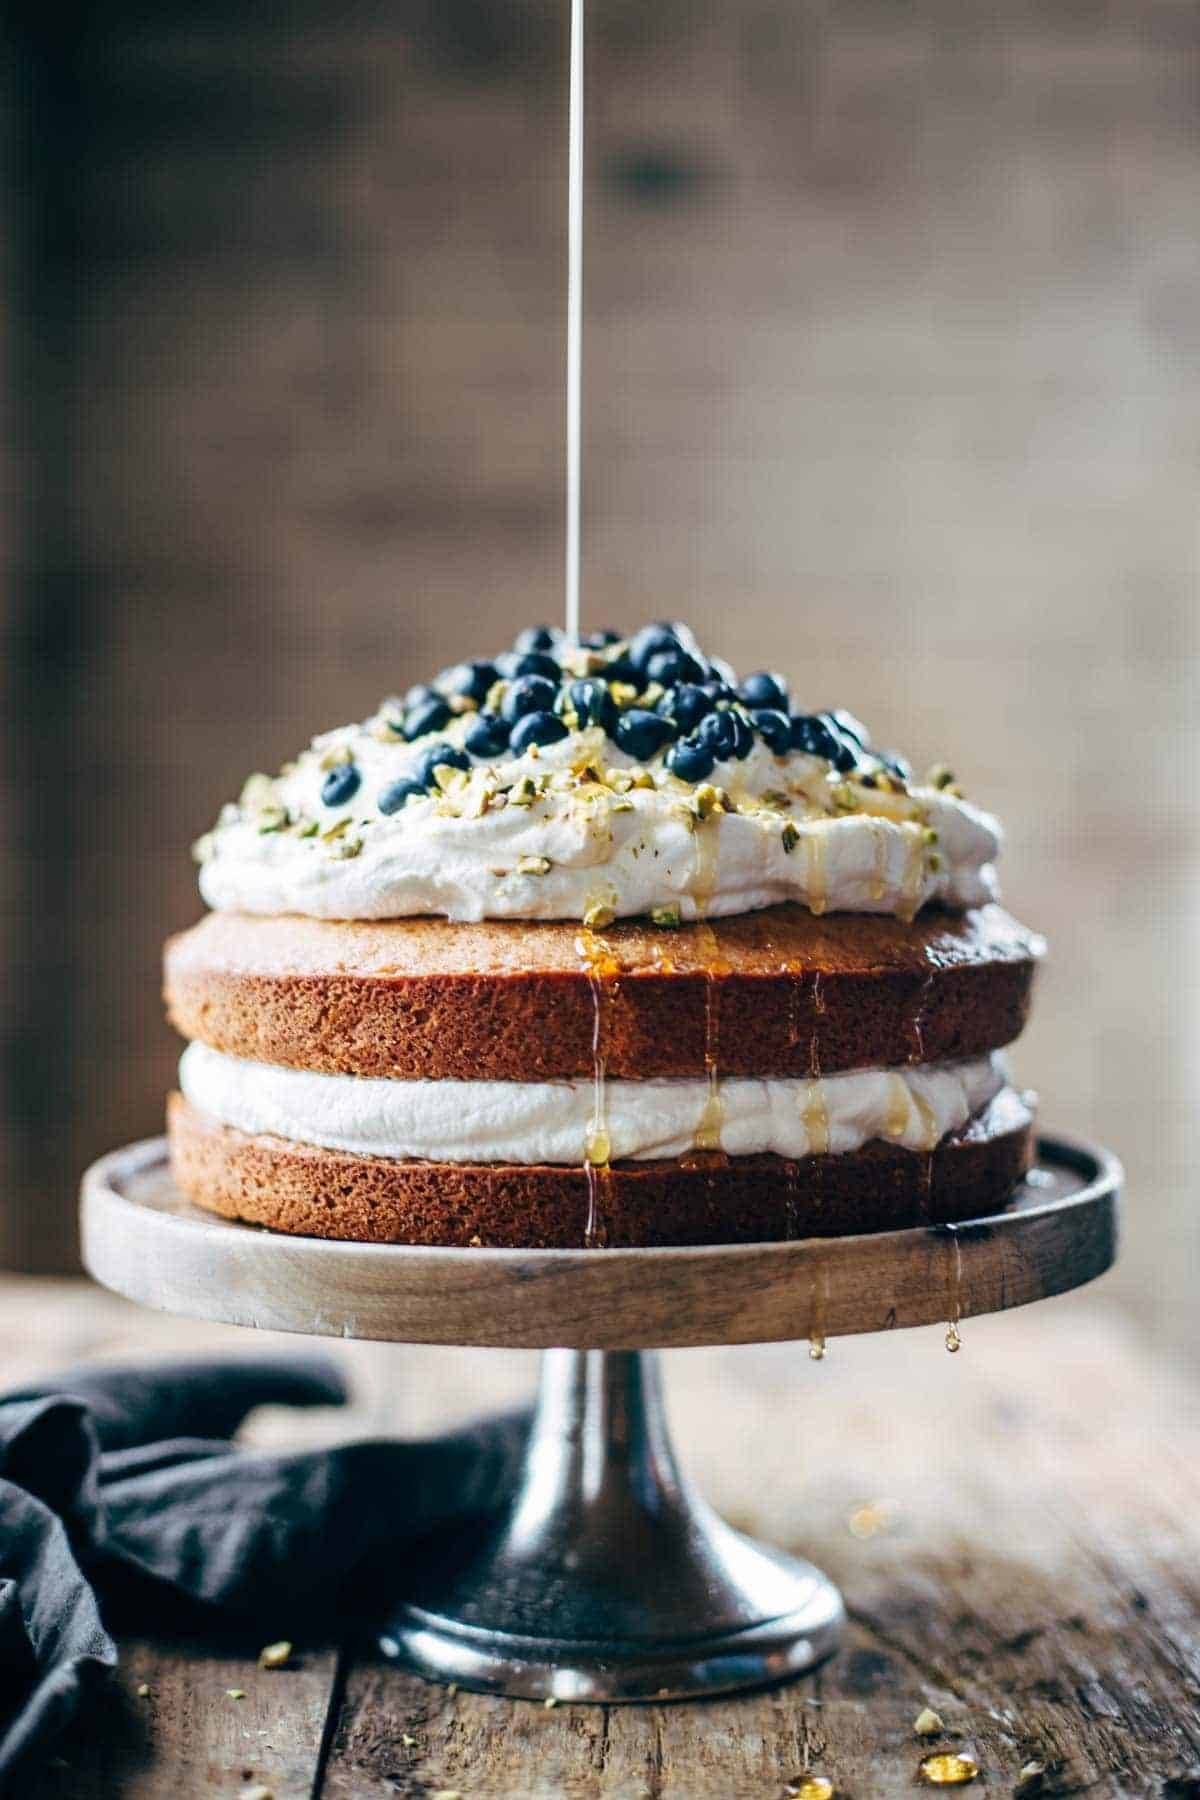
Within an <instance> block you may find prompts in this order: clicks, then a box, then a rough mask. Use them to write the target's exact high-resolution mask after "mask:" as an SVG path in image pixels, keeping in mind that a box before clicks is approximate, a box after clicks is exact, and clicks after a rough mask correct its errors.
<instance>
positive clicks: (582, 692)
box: [556, 676, 617, 737]
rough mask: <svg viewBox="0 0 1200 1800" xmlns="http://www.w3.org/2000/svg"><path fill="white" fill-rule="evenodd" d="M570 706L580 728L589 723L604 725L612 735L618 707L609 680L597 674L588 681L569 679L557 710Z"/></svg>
mask: <svg viewBox="0 0 1200 1800" xmlns="http://www.w3.org/2000/svg"><path fill="white" fill-rule="evenodd" d="M568 707H570V709H571V710H572V711H573V712H574V714H575V716H576V718H577V719H578V720H579V726H580V730H583V729H584V727H585V726H588V725H602V726H603V727H604V729H605V731H606V732H607V733H608V735H609V736H610V737H611V736H612V733H613V727H614V726H615V724H616V722H617V709H616V706H615V705H614V704H613V697H612V695H611V694H610V693H609V691H608V684H607V682H604V681H601V680H599V679H598V678H597V677H595V676H592V677H589V679H588V680H586V681H569V682H568V683H567V685H566V687H565V688H564V689H563V690H562V693H561V694H560V695H559V696H558V700H557V702H556V710H557V711H558V712H563V711H565V710H566V709H567V708H568Z"/></svg>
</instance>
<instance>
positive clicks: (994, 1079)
mask: <svg viewBox="0 0 1200 1800" xmlns="http://www.w3.org/2000/svg"><path fill="white" fill-rule="evenodd" d="M179 1079H180V1086H181V1087H182V1089H183V1092H184V1094H185V1096H186V1097H187V1099H188V1100H189V1101H190V1102H191V1104H192V1105H193V1106H195V1107H197V1108H198V1109H199V1110H200V1111H201V1112H204V1113H207V1114H208V1115H209V1117H210V1118H213V1119H216V1120H217V1121H219V1123H221V1124H222V1125H232V1126H234V1127H235V1128H236V1129H237V1130H239V1131H244V1132H248V1133H250V1134H252V1135H256V1134H258V1133H266V1134H269V1135H271V1136H274V1137H281V1138H290V1139H292V1140H293V1141H295V1142H298V1143H304V1144H316V1145H320V1146H322V1147H323V1148H325V1149H329V1150H348V1151H351V1152H353V1153H354V1154H356V1155H360V1156H383V1157H391V1158H396V1159H399V1160H404V1161H408V1160H413V1159H417V1160H422V1161H430V1162H466V1163H489V1162H501V1163H564V1164H572V1163H582V1162H583V1160H584V1157H585V1152H586V1147H587V1144H588V1143H589V1141H591V1139H592V1136H593V1131H594V1127H595V1124H596V1122H597V1121H596V1094H595V1089H594V1086H593V1083H592V1082H591V1081H590V1080H586V1081H582V1080H581V1081H546V1082H528V1083H527V1082H512V1081H394V1080H390V1079H386V1078H382V1077H374V1076H359V1075H322V1074H313V1073H310V1072H308V1071H306V1070H303V1069H285V1068H279V1067H276V1066H274V1065H268V1064H266V1063H256V1062H248V1061H244V1060H242V1059H241V1058H239V1057H234V1056H227V1055H225V1054H223V1053H222V1052H221V1051H218V1050H212V1049H210V1048H209V1047H208V1045H206V1044H201V1043H193V1044H189V1046H188V1048H187V1049H186V1050H185V1052H184V1054H183V1057H182V1060H181V1062H180V1065H179ZM1007 1080H1008V1076H1007V1071H1006V1069H1005V1065H1004V1060H1003V1058H1002V1057H1001V1056H1000V1055H999V1054H998V1053H997V1054H994V1055H992V1056H985V1057H979V1058H976V1059H973V1060H971V1061H969V1062H958V1063H944V1064H940V1065H934V1064H927V1065H924V1066H918V1067H914V1068H906V1069H860V1070H856V1071H854V1072H852V1073H850V1074H845V1075H830V1076H827V1077H825V1078H824V1079H822V1080H818V1081H802V1080H789V1079H782V1078H781V1079H750V1078H745V1077H741V1076H733V1077H729V1078H728V1079H723V1080H721V1081H720V1082H719V1084H718V1089H717V1105H716V1107H715V1108H714V1107H713V1106H712V1105H711V1104H710V1097H709V1086H708V1083H707V1081H704V1080H698V1081H693V1080H687V1079H669V1080H668V1079H664V1080H658V1081H609V1082H608V1083H607V1084H606V1085H605V1089H604V1119H603V1121H602V1123H603V1125H604V1127H605V1129H606V1131H607V1135H608V1140H609V1145H610V1151H609V1154H610V1159H611V1160H612V1161H614V1162H616V1161H624V1160H628V1159H631V1160H634V1161H644V1160H649V1159H652V1158H656V1157H664V1158H665V1157H676V1156H683V1155H686V1154H687V1152H688V1151H689V1150H693V1149H695V1148H696V1145H697V1141H698V1138H699V1137H700V1134H701V1132H702V1131H703V1132H704V1133H705V1141H706V1142H707V1143H708V1144H710V1145H711V1143H712V1139H711V1137H710V1136H709V1135H708V1134H709V1132H710V1131H711V1128H712V1125H713V1122H714V1113H715V1114H716V1115H717V1117H719V1128H720V1148H721V1149H722V1150H723V1151H725V1152H726V1153H727V1154H728V1155H730V1156H754V1155H758V1154H760V1153H763V1152H772V1153H774V1154H775V1155H777V1156H787V1157H794V1158H799V1157H804V1156H810V1155H813V1154H816V1153H819V1152H824V1151H832V1152H834V1153H837V1154H842V1153H844V1152H846V1151H850V1150H858V1149H860V1148H861V1147H862V1145H863V1144H866V1143H868V1142H869V1141H870V1140H871V1139H872V1138H883V1139H886V1140H887V1141H888V1142H890V1143H894V1144H901V1145H903V1146H904V1147H905V1148H906V1149H908V1150H932V1149H933V1147H934V1146H935V1145H936V1144H937V1143H938V1142H939V1141H940V1140H941V1139H942V1138H943V1137H944V1136H945V1135H946V1133H947V1132H949V1131H956V1130H957V1129H958V1128H959V1127H960V1126H962V1125H965V1124H966V1122H967V1120H968V1119H969V1118H970V1117H971V1116H972V1114H973V1113H976V1112H978V1111H979V1110H980V1108H981V1107H983V1106H985V1105H986V1104H987V1103H988V1101H989V1100H991V1099H993V1098H994V1097H995V1095H996V1094H998V1093H999V1092H1000V1090H1001V1088H1003V1087H1004V1086H1005V1085H1006V1084H1007Z"/></svg>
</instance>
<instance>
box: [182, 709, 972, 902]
mask: <svg viewBox="0 0 1200 1800" xmlns="http://www.w3.org/2000/svg"><path fill="white" fill-rule="evenodd" d="M468 724H469V719H467V718H461V719H456V720H454V721H453V722H452V723H451V724H450V725H449V726H447V727H446V729H445V730H444V731H441V732H439V733H437V734H436V736H437V738H439V739H440V738H444V739H448V740H449V741H451V742H452V743H458V742H459V741H460V740H461V738H462V735H463V733H464V732H465V731H466V729H467V726H468ZM432 741H433V739H432V738H431V739H429V740H418V741H417V742H416V743H413V744H407V743H404V742H403V741H402V740H398V739H396V737H395V734H394V732H393V731H392V730H391V729H390V728H389V726H388V722H387V716H386V713H381V714H380V715H378V716H377V717H375V718H374V719H370V720H367V721H366V722H365V723H364V724H362V725H348V726H345V727H342V728H341V729H339V730H337V731H333V732H329V733H327V734H326V735H325V736H323V737H320V738H317V739H316V740H315V742H314V744H313V746H312V747H311V749H309V750H307V751H305V752H304V753H303V754H302V755H301V756H300V757H299V759H298V760H297V761H296V762H295V763H293V764H290V765H289V766H288V768H287V769H285V770H284V772H283V773H282V774H281V775H280V776H279V777H278V778H277V779H275V780H274V781H269V780H268V779H267V778H266V777H265V776H261V777H255V778H252V781H253V783H257V784H258V785H257V786H253V785H250V786H248V789H247V792H246V793H245V794H244V795H243V798H242V801H241V803H240V804H238V805H233V806H229V807H226V808H225V809H224V811H223V812H222V815H221V818H220V819H219V821H218V823H217V825H216V827H215V829H214V830H213V832H212V833H210V834H209V837H208V838H207V839H205V840H203V847H202V849H201V851H200V855H201V860H202V868H201V874H200V889H201V893H202V894H203V896H204V898H205V900H206V901H207V902H208V904H209V905H210V906H212V907H215V908H218V909H226V910H232V911H241V912H251V913H272V914H274V913H304V914H308V915H310V916H312V917H316V918H336V919H388V918H401V917H406V916H409V915H414V914H438V915H441V916H443V917H446V918H449V919H456V920H470V921H475V920H479V919H486V918H494V919H573V920H580V919H585V918H588V916H589V914H590V915H592V920H594V921H595V922H597V923H607V922H608V921H609V920H611V919H613V918H627V917H632V916H636V915H639V914H652V913H654V912H655V911H656V910H665V911H667V912H668V913H673V914H675V915H677V916H678V917H679V918H680V919H683V920H691V919H696V918H704V917H709V918H717V917H722V916H725V915H728V914H732V913H742V912H751V911H755V910H757V909H758V908H760V907H764V906H771V905H774V904H776V903H778V902H780V901H786V900H793V901H800V902H802V903H803V904H804V905H806V906H808V907H810V908H811V909H812V911H813V912H816V913H820V912H825V911H830V912H871V913H894V914H897V915H898V916H899V917H901V918H912V917H913V916H914V914H915V913H916V912H917V911H918V910H919V909H920V908H921V907H922V906H924V905H926V904H927V903H928V902H929V901H932V900H939V901H942V902H944V903H945V904H946V905H949V906H953V907H966V906H975V905H981V904H983V903H984V902H985V901H988V900H992V899H994V898H995V897H996V882H995V872H994V869H993V866H992V864H993V860H994V858H995V856H996V854H997V852H998V850H999V847H1000V829H999V826H998V825H997V823H996V821H995V820H994V819H993V818H991V817H990V816H989V815H988V814H987V813H984V812H981V811H979V810H978V809H977V808H975V807H973V806H971V805H969V804H968V803H967V802H966V801H964V800H962V799H960V798H959V797H958V796H957V795H956V794H948V793H945V792H943V791H940V790H938V789H934V788H922V787H913V786H909V787H908V789H907V790H906V791H894V792H893V791H884V790H883V789H877V788H871V787H868V786H867V785H864V784H863V783H862V782H861V781H859V780H857V779H856V778H855V777H854V776H853V775H851V776H846V775H840V774H838V773H837V771H835V770H834V769H832V768H831V767H830V765H829V764H828V763H826V762H824V761H822V760H821V759H820V758H818V757H814V756H810V755H807V754H804V753H802V752H799V751H792V752H789V753H787V754H785V755H776V754H775V753H774V752H772V751H771V750H770V749H769V748H768V747H767V745H766V744H765V743H764V742H762V741H761V740H758V741H756V742H755V744H754V747H753V749H752V750H751V752H750V754H749V755H748V756H747V757H746V758H745V759H744V760H743V761H732V760H731V761H726V762H719V763H718V764H717V765H716V768H715V770H714V771H713V775H712V784H714V785H716V786H717V787H720V788H721V789H723V790H724V799H723V800H722V801H721V802H720V803H719V804H718V805H717V806H716V807H715V808H710V809H709V810H707V811H706V810H705V806H704V804H703V803H702V802H701V803H698V800H697V796H698V793H702V792H703V790H697V789H696V788H695V787H693V786H691V785H689V784H688V783H686V782H683V781H680V780H678V779H677V778H676V777H675V776H673V775H671V774H670V773H669V772H668V771H667V770H666V769H665V768H664V767H663V766H662V764H661V761H660V762H658V763H657V764H656V765H655V766H654V767H653V768H652V769H650V770H646V769H642V768H640V767H639V766H638V765H637V764H636V763H634V762H633V761H632V759H631V758H629V757H628V756H625V755H624V754H623V753H622V752H621V751H620V750H618V749H617V747H616V746H615V745H614V744H613V743H612V742H611V741H608V740H606V739H605V736H604V733H603V732H602V731H600V730H599V729H598V728H595V727H592V728H589V729H585V730H576V731H572V732H571V733H570V734H569V735H568V736H567V737H566V738H564V739H562V740H561V741H560V742H559V743H556V744H552V745H546V746H543V747H541V748H536V747H535V748H531V749H529V750H527V751H526V752H525V753H524V754H523V755H521V756H517V757H503V758H500V759H498V760H497V762H496V763H495V764H491V765H481V766H478V767H476V768H475V769H473V770H472V771H471V772H470V773H467V772H461V773H458V774H452V773H451V772H450V771H446V776H447V788H446V791H445V792H438V793H435V794H433V795H431V796H422V797H421V798H417V799H412V800H410V801H409V802H408V803H407V805H405V806H403V807H402V808H401V809H400V810H399V811H397V812H395V813H393V814H391V815H387V814H384V813H381V812H380V810H379V806H378V801H379V796H380V794H381V792H383V791H384V790H385V789H386V788H387V787H388V786H389V785H390V784H391V783H393V782H395V781H397V780H399V779H403V778H404V777H405V776H406V775H407V774H408V773H409V772H410V770H412V769H413V768H414V767H415V765H416V763H417V761H418V759H419V757H420V754H421V752H422V750H423V749H424V748H426V747H427V745H428V743H429V742H432ZM347 759H352V760H353V762H354V764H355V766H356V768H357V769H358V771H359V773H360V776H361V781H360V784H359V787H358V790H357V791H356V793H355V794H354V796H353V798H352V799H351V800H350V801H349V802H348V803H347V804H345V805H343V806H340V807H333V808H330V807H328V806H326V805H324V804H323V803H322V799H321V787H322V783H323V782H324V780H325V778H326V776H327V775H328V773H329V770H330V768H331V767H333V766H336V764H337V762H338V761H339V760H347ZM589 771H593V772H595V773H596V774H597V775H598V776H599V777H600V779H597V780H593V779H592V778H591V774H590V773H589ZM627 778H631V779H632V783H633V784H632V785H630V780H629V779H627ZM614 780H615V784H616V785H615V786H614ZM531 786H532V787H533V788H535V789H536V792H534V793H533V794H532V795H530V793H529V791H528V790H529V788H530V787H531ZM709 791H710V792H711V788H710V790H709ZM726 802H727V803H728V809H726ZM592 920H589V922H592Z"/></svg>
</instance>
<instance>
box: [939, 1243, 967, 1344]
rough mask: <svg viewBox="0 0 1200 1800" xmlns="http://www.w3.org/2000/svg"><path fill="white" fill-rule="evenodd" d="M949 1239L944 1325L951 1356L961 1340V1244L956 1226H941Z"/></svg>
mask: <svg viewBox="0 0 1200 1800" xmlns="http://www.w3.org/2000/svg"><path fill="white" fill-rule="evenodd" d="M942 1230H943V1231H945V1232H946V1233H947V1234H948V1235H949V1238H950V1251H951V1255H950V1269H949V1275H948V1279H947V1306H946V1311H947V1313H948V1315H949V1317H948V1319H947V1323H946V1348H947V1350H949V1352H950V1354H951V1355H952V1356H953V1355H954V1354H955V1352H956V1351H958V1350H961V1349H962V1338H961V1336H960V1334H959V1329H958V1324H959V1319H960V1317H961V1315H962V1244H961V1242H960V1241H959V1236H958V1226H957V1225H943V1227H942Z"/></svg>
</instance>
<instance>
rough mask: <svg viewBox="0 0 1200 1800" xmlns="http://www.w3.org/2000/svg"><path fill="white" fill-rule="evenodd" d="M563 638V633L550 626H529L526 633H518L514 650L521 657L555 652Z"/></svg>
mask: <svg viewBox="0 0 1200 1800" xmlns="http://www.w3.org/2000/svg"><path fill="white" fill-rule="evenodd" d="M561 636H562V633H561V631H555V630H554V629H553V627H552V626H550V625H527V626H526V627H525V629H524V631H518V633H517V635H516V637H515V638H514V639H513V649H514V650H516V651H517V652H518V653H519V654H520V655H521V656H529V655H532V654H536V653H537V652H539V651H544V650H553V648H554V646H555V644H557V642H558V640H559V638H560V637H561Z"/></svg>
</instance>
